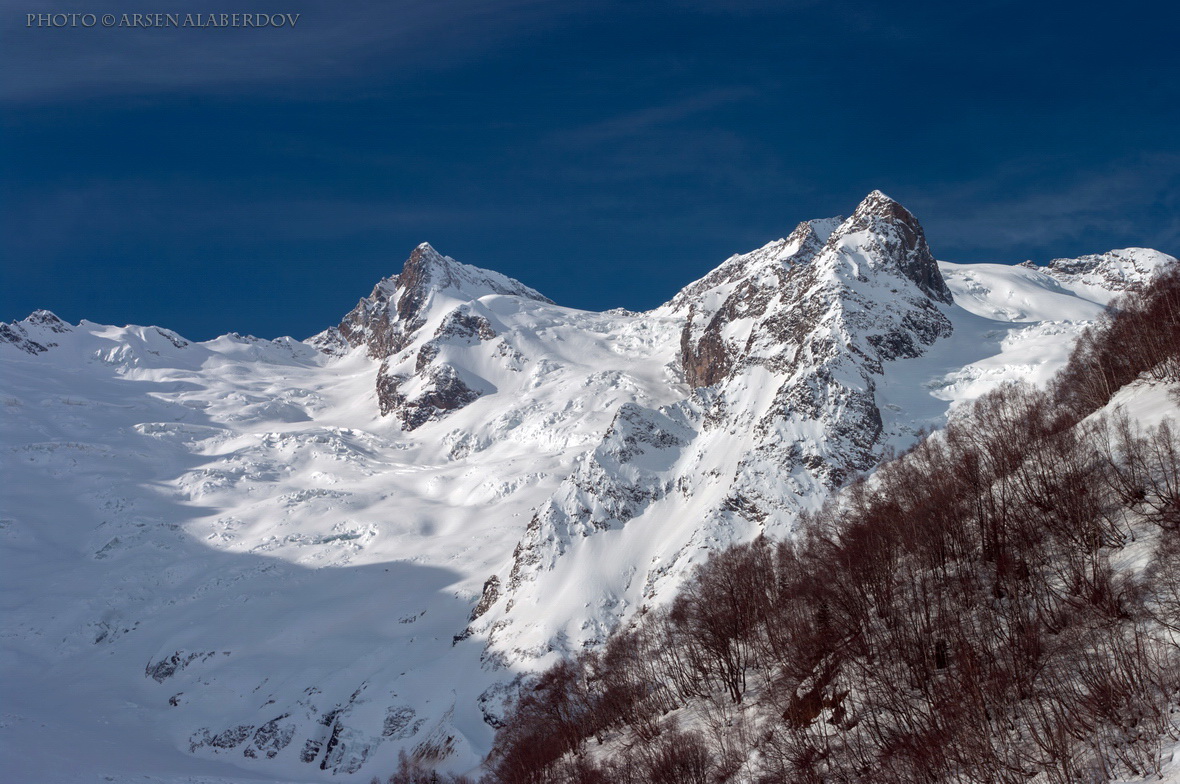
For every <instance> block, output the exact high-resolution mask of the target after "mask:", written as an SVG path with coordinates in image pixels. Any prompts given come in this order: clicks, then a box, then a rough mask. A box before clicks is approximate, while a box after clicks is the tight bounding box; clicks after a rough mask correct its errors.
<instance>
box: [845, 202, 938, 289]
mask: <svg viewBox="0 0 1180 784" xmlns="http://www.w3.org/2000/svg"><path fill="white" fill-rule="evenodd" d="M851 245H863V246H865V247H866V249H868V250H870V251H874V252H873V253H872V254H870V259H876V260H877V261H878V262H880V263H884V264H888V265H890V266H893V267H894V268H895V270H896V271H897V272H899V273H901V274H902V275H903V276H904V277H906V278H908V279H910V280H912V281H913V282H914V283H917V284H918V287H919V288H921V289H922V291H923V292H925V294H926V295H927V296H928V297H930V298H931V299H933V300H936V301H938V302H943V303H947V304H949V303H950V302H951V301H952V296H951V291H950V289H949V288H947V285H946V281H944V280H943V279H942V273H941V272H939V269H938V262H936V261H935V260H934V256H933V255H932V254H931V253H930V247H929V246H928V245H927V244H926V233H925V232H924V231H923V230H922V224H920V223H919V222H918V219H917V218H915V217H914V214H913V213H912V212H910V211H909V210H907V209H906V208H905V207H903V206H902V205H901V204H900V203H898V202H896V201H894V200H893V199H891V198H890V197H888V196H886V195H885V194H884V193H882V192H881V191H878V190H875V191H873V192H872V193H870V194H869V195H868V196H866V197H865V198H864V200H863V201H862V202H861V203H860V205H859V206H857V208H856V211H855V212H853V213H852V216H851V217H850V218H849V219H848V220H846V221H844V223H842V224H841V225H840V227H839V228H838V229H836V231H835V232H833V233H832V235H831V237H829V238H828V241H827V247H828V248H840V247H844V248H848V247H849V246H851Z"/></svg>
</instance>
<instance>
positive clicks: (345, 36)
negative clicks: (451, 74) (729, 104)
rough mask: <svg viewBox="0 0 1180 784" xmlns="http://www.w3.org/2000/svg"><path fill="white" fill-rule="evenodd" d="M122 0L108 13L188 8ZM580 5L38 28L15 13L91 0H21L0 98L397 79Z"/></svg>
mask: <svg viewBox="0 0 1180 784" xmlns="http://www.w3.org/2000/svg"><path fill="white" fill-rule="evenodd" d="M162 5H163V6H165V7H163V8H162V7H161V6H162ZM166 6H167V3H165V4H161V3H158V2H149V0H123V2H121V3H119V5H118V9H117V10H118V14H119V15H120V16H121V15H122V14H124V13H127V14H132V13H137V12H138V13H156V12H169V11H171V12H175V11H181V12H187V11H192V10H193V9H192V8H191V4H190V7H188V8H182V9H172V8H167V7H166ZM582 6H583V3H581V2H574V3H569V4H566V3H552V2H548V1H547V0H434V1H433V2H428V3H420V2H409V0H384V1H381V2H379V1H378V0H359V1H358V2H353V3H346V4H329V3H322V2H311V1H309V0H290V2H287V3H285V4H283V7H282V9H281V10H282V12H283V13H285V14H299V15H300V17H299V20H298V23H297V24H296V26H295V27H294V28H290V27H287V28H283V29H247V28H225V29H185V28H162V29H127V28H120V27H112V28H104V27H102V26H101V25H96V26H94V27H90V28H82V27H76V28H73V27H66V28H40V27H36V26H33V27H29V26H27V24H26V21H27V20H26V14H39V13H41V14H44V13H57V12H71V11H78V12H94V11H96V10H98V11H99V12H100V13H101V12H102V11H107V10H109V9H106V8H103V9H95V8H94V7H93V5H92V4H90V3H76V2H75V3H71V2H58V0H28V2H27V3H25V4H24V6H22V7H21V8H20V9H19V10H20V13H13V12H12V9H9V11H8V12H6V13H5V14H4V15H3V17H2V18H0V38H3V40H4V42H5V45H4V51H3V53H2V54H0V63H2V64H3V66H4V70H5V73H6V78H5V79H4V80H3V82H2V83H0V99H3V100H6V101H9V102H21V103H25V102H54V101H62V100H71V99H77V98H86V97H92V96H103V95H112V94H116V95H128V94H130V95H135V94H143V93H153V92H161V91H175V90H188V91H202V90H225V89H232V88H237V87H241V88H250V89H257V88H258V87H259V86H266V85H273V86H276V88H277V87H279V86H285V87H286V88H287V89H290V90H292V91H295V92H296V93H302V94H306V93H308V92H309V91H313V90H315V88H316V87H317V85H319V87H320V89H319V90H318V92H319V93H323V94H325V95H330V94H331V91H330V90H327V89H326V88H324V87H323V84H322V82H323V81H324V80H325V79H327V78H330V77H337V76H341V75H348V74H352V73H358V74H364V75H365V76H367V77H370V78H371V77H374V76H377V75H381V76H383V77H385V78H388V79H397V78H399V76H400V75H403V74H405V73H412V72H415V71H419V70H422V69H436V68H446V67H452V66H454V65H456V64H459V63H462V62H464V61H465V60H467V59H468V58H470V57H472V56H476V55H478V54H479V53H480V52H483V51H486V50H487V49H489V48H490V47H493V46H495V45H496V44H498V43H501V42H502V41H504V40H505V39H508V38H511V37H514V36H523V35H529V34H533V33H536V32H537V31H539V30H543V29H545V28H546V26H548V25H553V24H558V23H560V22H561V20H562V19H564V18H566V17H568V16H569V15H571V14H575V13H577V11H578V10H579V9H580V8H581V7H582Z"/></svg>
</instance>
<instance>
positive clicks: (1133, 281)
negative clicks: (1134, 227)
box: [1022, 248, 1159, 293]
mask: <svg viewBox="0 0 1180 784" xmlns="http://www.w3.org/2000/svg"><path fill="white" fill-rule="evenodd" d="M1158 255H1159V252H1158V251H1155V250H1151V249H1149V248H1121V249H1119V250H1112V251H1107V252H1106V253H1094V254H1089V255H1086V256H1079V257H1078V258H1076V259H1053V260H1052V261H1050V262H1049V263H1048V265H1046V266H1044V267H1041V266H1038V265H1036V264H1034V263H1032V262H1031V261H1026V262H1024V263H1023V265H1022V266H1026V267H1031V268H1033V269H1039V270H1040V271H1041V272H1044V273H1045V274H1046V275H1048V276H1049V277H1051V278H1054V279H1056V280H1058V281H1061V282H1062V283H1066V284H1070V285H1071V286H1079V285H1080V286H1086V287H1090V288H1093V289H1097V290H1105V291H1113V292H1118V293H1123V292H1127V291H1135V290H1137V289H1140V288H1142V287H1143V285H1144V281H1146V280H1148V279H1150V277H1151V276H1152V275H1153V274H1154V271H1155V270H1156V269H1157V257H1158Z"/></svg>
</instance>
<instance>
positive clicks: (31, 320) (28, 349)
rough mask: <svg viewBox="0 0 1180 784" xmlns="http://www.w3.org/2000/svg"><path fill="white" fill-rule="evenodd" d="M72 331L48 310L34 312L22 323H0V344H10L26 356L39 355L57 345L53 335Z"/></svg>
mask: <svg viewBox="0 0 1180 784" xmlns="http://www.w3.org/2000/svg"><path fill="white" fill-rule="evenodd" d="M72 329H73V327H71V326H70V325H69V324H67V323H65V322H64V321H62V320H61V319H59V318H58V317H57V316H55V315H54V314H53V313H50V312H49V311H48V310H35V311H33V313H32V314H31V315H30V316H29V317H28V318H26V319H24V320H22V321H13V322H11V323H8V324H6V323H2V322H0V343H11V344H12V345H14V346H16V347H17V348H19V349H20V350H21V351H24V352H25V353H28V354H41V353H44V352H45V351H48V350H49V349H51V348H53V347H54V346H56V345H57V343H54V342H53V341H52V336H53V335H54V334H62V333H65V332H69V331H71V330H72ZM34 338H35V339H34Z"/></svg>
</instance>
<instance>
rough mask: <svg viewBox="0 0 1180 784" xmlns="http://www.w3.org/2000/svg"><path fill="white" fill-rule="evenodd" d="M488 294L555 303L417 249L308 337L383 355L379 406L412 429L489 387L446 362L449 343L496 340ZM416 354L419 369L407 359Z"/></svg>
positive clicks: (327, 346) (323, 346) (331, 348)
mask: <svg viewBox="0 0 1180 784" xmlns="http://www.w3.org/2000/svg"><path fill="white" fill-rule="evenodd" d="M488 295H501V296H513V297H523V298H525V299H530V300H536V301H539V302H545V303H549V302H550V300H549V299H547V298H546V297H545V296H543V295H542V294H540V293H539V292H537V291H535V290H534V289H531V288H529V287H528V286H525V285H524V284H523V283H521V282H519V281H516V280H513V279H512V278H509V277H507V276H505V275H501V274H500V273H498V272H492V271H491V270H484V269H480V268H478V267H472V266H469V265H466V264H460V263H459V262H457V261H455V260H454V259H452V258H450V257H449V256H443V255H441V254H440V253H439V252H438V251H436V250H435V249H434V248H432V247H431V246H430V245H429V244H427V243H423V244H421V245H419V246H418V247H417V248H415V249H414V250H413V252H412V253H411V254H410V257H409V259H407V260H406V263H405V265H404V266H403V267H402V271H401V272H400V273H398V274H397V275H394V276H392V277H389V278H386V279H384V280H382V281H381V282H380V283H378V284H377V285H376V286H375V287H374V288H373V292H372V294H370V295H369V296H368V297H366V298H365V299H362V300H361V301H360V302H358V303H357V306H356V307H355V308H353V309H352V310H351V311H350V312H349V313H348V315H346V316H345V317H344V319H343V320H342V321H341V322H340V324H339V325H338V326H336V327H334V328H332V329H329V330H326V331H324V332H321V333H320V334H318V335H316V336H314V337H312V338H311V339H310V340H309V341H308V342H309V343H311V344H312V345H315V346H316V347H317V348H319V349H320V350H321V351H323V352H325V353H328V354H342V353H344V352H346V351H348V350H350V349H353V348H357V347H359V346H364V347H365V350H366V352H367V353H368V355H369V356H370V357H372V358H374V359H379V360H382V364H381V368H380V370H379V372H378V374H377V382H376V384H377V387H376V388H377V404H378V407H379V409H380V411H381V415H382V416H390V415H393V416H395V417H396V418H397V420H398V421H399V422H400V423H401V425H402V428H403V429H405V430H407V431H409V430H415V429H417V428H419V427H421V426H422V425H423V424H425V423H426V422H429V421H432V420H434V419H438V418H440V417H442V416H445V415H446V414H447V413H448V412H451V411H455V410H458V409H460V408H463V407H464V406H466V405H468V404H469V403H471V402H472V401H473V400H476V399H477V398H479V396H480V395H481V394H484V393H485V392H486V391H488V390H489V389H490V385H488V384H487V383H485V382H482V381H481V380H480V379H472V378H466V379H465V378H464V373H463V372H461V371H459V370H457V369H456V368H455V367H454V366H452V365H450V364H448V363H447V362H446V360H445V356H444V355H445V354H446V348H447V347H448V346H451V347H461V346H464V345H467V346H470V345H473V344H474V343H478V342H480V341H491V340H494V339H495V338H496V337H497V333H496V330H495V328H494V327H493V326H492V323H491V321H490V320H489V318H488V317H487V315H481V314H480V313H479V312H477V311H478V310H479V307H480V306H479V304H478V300H479V299H480V298H481V297H485V296H488ZM411 354H412V355H413V363H412V366H411V365H409V364H407V358H408V357H409V356H410V355H411Z"/></svg>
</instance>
